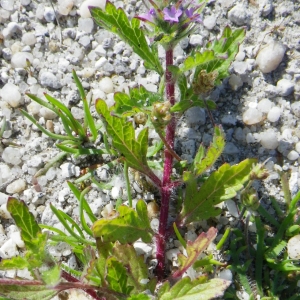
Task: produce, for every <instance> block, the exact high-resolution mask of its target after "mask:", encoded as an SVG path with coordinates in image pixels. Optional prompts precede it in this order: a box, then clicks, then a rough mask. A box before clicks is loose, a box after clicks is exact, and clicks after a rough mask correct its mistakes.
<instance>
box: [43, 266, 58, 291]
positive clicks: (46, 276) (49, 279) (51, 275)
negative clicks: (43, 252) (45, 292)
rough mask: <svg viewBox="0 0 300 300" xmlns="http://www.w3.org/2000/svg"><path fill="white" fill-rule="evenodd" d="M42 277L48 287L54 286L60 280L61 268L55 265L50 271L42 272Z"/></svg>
mask: <svg viewBox="0 0 300 300" xmlns="http://www.w3.org/2000/svg"><path fill="white" fill-rule="evenodd" d="M41 277H42V279H43V282H44V283H45V284H46V285H47V286H54V285H56V284H57V283H58V282H59V280H60V267H59V266H58V265H55V266H54V267H53V268H51V269H49V270H45V271H42V274H41Z"/></svg>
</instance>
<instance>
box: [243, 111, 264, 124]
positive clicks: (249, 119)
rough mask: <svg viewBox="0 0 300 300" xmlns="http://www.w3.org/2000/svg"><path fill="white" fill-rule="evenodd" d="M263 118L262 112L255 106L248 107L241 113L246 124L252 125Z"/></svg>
mask: <svg viewBox="0 0 300 300" xmlns="http://www.w3.org/2000/svg"><path fill="white" fill-rule="evenodd" d="M262 120H263V114H262V112H261V111H259V110H257V109H256V108H252V107H250V108H248V109H247V110H246V111H245V112H244V113H243V122H244V123H245V124H247V125H253V124H257V123H259V122H261V121H262Z"/></svg>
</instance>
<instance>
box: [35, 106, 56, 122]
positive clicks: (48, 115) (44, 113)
mask: <svg viewBox="0 0 300 300" xmlns="http://www.w3.org/2000/svg"><path fill="white" fill-rule="evenodd" d="M39 115H40V116H41V117H43V118H44V119H45V120H53V119H55V118H56V117H57V114H56V113H55V112H54V111H52V110H51V109H49V108H47V107H42V108H41V109H40V111H39Z"/></svg>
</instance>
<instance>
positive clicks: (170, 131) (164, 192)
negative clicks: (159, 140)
mask: <svg viewBox="0 0 300 300" xmlns="http://www.w3.org/2000/svg"><path fill="white" fill-rule="evenodd" d="M170 65H173V47H170V48H169V49H168V50H167V51H166V74H165V79H166V95H167V100H168V101H169V102H170V103H171V105H174V103H175V96H174V92H175V84H174V81H173V78H172V73H171V72H170V71H169V70H168V66H170ZM175 127H176V121H175V118H174V117H172V119H171V122H170V123H169V124H168V125H167V128H166V138H165V139H166V142H167V144H168V145H169V147H170V148H171V149H172V150H173V147H174V137H175ZM164 154H165V163H164V172H163V180H162V187H161V209H160V217H159V228H158V236H157V240H156V250H157V253H156V258H157V262H158V264H157V267H156V273H157V276H158V279H159V280H161V279H163V277H164V274H165V242H166V238H167V230H168V228H167V225H168V213H169V202H170V196H171V188H170V183H171V174H172V163H173V155H172V154H171V153H170V151H169V150H168V149H167V148H166V147H165V151H164Z"/></svg>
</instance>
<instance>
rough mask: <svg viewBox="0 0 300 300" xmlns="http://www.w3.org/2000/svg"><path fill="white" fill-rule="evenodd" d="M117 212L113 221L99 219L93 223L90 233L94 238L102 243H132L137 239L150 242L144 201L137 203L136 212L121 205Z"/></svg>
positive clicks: (150, 233)
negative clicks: (91, 232) (100, 239)
mask: <svg viewBox="0 0 300 300" xmlns="http://www.w3.org/2000/svg"><path fill="white" fill-rule="evenodd" d="M118 212H119V215H118V216H117V217H116V218H114V219H110V220H109V219H100V220H98V221H96V222H95V223H94V225H93V227H92V231H93V233H94V237H95V238H100V237H101V238H102V240H103V241H104V242H115V241H119V242H120V243H121V244H125V243H133V242H135V241H136V240H138V239H139V238H141V239H142V240H143V241H144V242H145V243H149V242H150V241H151V235H152V230H151V228H150V222H149V219H148V216H147V207H146V204H145V203H144V201H142V200H139V201H138V203H137V205H136V211H135V210H134V209H132V208H129V207H127V206H124V205H121V206H119V208H118Z"/></svg>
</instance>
